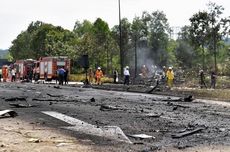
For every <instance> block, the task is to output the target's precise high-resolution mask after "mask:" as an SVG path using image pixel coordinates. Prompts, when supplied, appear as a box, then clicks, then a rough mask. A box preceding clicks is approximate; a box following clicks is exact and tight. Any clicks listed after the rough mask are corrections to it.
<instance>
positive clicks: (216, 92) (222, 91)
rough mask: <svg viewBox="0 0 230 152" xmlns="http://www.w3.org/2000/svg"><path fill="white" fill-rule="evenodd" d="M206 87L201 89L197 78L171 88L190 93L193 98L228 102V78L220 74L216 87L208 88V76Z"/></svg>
mask: <svg viewBox="0 0 230 152" xmlns="http://www.w3.org/2000/svg"><path fill="white" fill-rule="evenodd" d="M205 82H206V85H207V88H203V89H201V88H200V86H199V80H198V79H191V80H189V81H185V83H183V84H181V85H178V86H177V87H175V88H173V90H172V91H173V92H175V93H178V94H179V93H182V94H192V95H193V96H194V97H195V98H202V99H204V98H205V99H212V100H221V101H229V102H230V79H229V77H226V76H222V77H218V78H217V83H216V89H211V88H210V78H209V77H207V78H206V81H205Z"/></svg>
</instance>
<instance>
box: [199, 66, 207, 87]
mask: <svg viewBox="0 0 230 152" xmlns="http://www.w3.org/2000/svg"><path fill="white" fill-rule="evenodd" d="M199 75H200V88H203V87H205V88H207V86H206V84H205V80H204V79H205V77H204V71H203V70H200V74H199Z"/></svg>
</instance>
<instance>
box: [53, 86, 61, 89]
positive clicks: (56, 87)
mask: <svg viewBox="0 0 230 152" xmlns="http://www.w3.org/2000/svg"><path fill="white" fill-rule="evenodd" d="M54 88H55V89H62V88H61V87H60V86H54Z"/></svg>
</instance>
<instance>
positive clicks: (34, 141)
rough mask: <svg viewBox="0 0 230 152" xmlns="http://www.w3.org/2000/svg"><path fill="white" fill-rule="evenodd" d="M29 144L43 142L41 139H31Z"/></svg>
mask: <svg viewBox="0 0 230 152" xmlns="http://www.w3.org/2000/svg"><path fill="white" fill-rule="evenodd" d="M29 142H31V143H40V142H41V140H39V139H37V138H30V139H29Z"/></svg>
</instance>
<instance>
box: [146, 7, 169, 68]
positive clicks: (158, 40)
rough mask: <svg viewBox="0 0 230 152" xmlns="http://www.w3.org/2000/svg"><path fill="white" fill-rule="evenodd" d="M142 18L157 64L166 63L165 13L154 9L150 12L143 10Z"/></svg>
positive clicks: (166, 25) (166, 23)
mask: <svg viewBox="0 0 230 152" xmlns="http://www.w3.org/2000/svg"><path fill="white" fill-rule="evenodd" d="M142 20H143V21H144V23H145V25H146V26H147V27H146V28H147V31H148V32H147V33H149V36H148V37H149V39H150V42H149V44H150V47H151V50H152V51H151V54H150V56H151V57H152V58H153V59H154V61H155V62H156V64H158V65H161V66H162V65H166V64H167V59H168V52H167V45H168V40H169V32H170V28H169V24H168V20H167V18H166V15H165V14H164V13H163V12H162V11H154V12H152V13H151V14H149V13H147V12H144V13H143V14H142Z"/></svg>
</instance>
